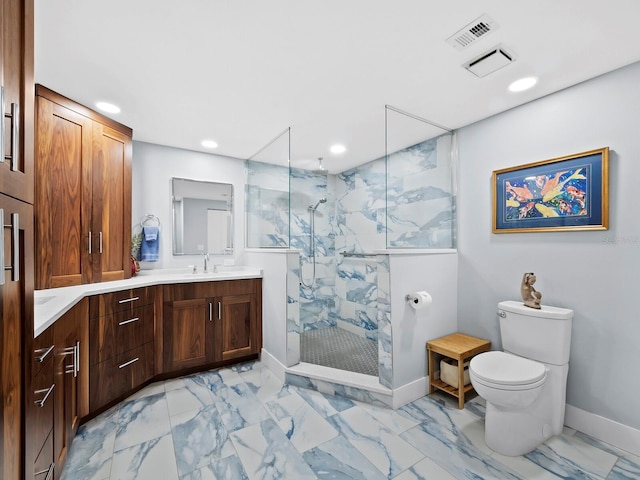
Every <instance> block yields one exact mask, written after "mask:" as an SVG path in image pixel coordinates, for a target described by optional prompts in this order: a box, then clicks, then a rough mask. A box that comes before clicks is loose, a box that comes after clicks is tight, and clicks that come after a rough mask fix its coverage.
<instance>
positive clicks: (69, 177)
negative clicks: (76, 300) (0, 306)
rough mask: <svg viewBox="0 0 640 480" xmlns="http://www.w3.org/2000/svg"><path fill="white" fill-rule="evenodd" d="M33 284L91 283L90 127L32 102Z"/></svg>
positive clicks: (56, 108)
mask: <svg viewBox="0 0 640 480" xmlns="http://www.w3.org/2000/svg"><path fill="white" fill-rule="evenodd" d="M36 121H37V131H38V140H37V151H36V175H37V180H36V237H37V239H38V241H37V247H36V256H37V259H38V261H37V262H36V265H37V267H36V285H37V288H38V289H43V288H54V287H65V286H69V285H80V284H82V283H88V282H90V281H91V278H92V277H91V271H90V268H89V267H88V266H89V258H90V255H91V253H92V252H93V248H94V244H95V243H96V242H95V237H96V235H97V232H95V233H94V232H92V230H91V223H90V219H91V182H90V179H91V163H90V162H88V161H87V159H88V158H89V157H90V152H91V133H92V132H91V130H92V122H91V121H90V120H88V119H87V118H86V117H84V116H82V115H79V114H77V113H75V112H73V111H71V110H69V109H67V108H64V107H62V106H60V105H58V104H56V103H54V102H52V101H50V100H48V99H46V98H44V97H38V98H37V115H36Z"/></svg>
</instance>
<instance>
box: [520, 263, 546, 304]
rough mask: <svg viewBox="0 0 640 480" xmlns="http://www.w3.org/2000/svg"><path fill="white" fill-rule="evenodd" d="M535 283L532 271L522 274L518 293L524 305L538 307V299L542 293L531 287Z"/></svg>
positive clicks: (539, 299)
mask: <svg viewBox="0 0 640 480" xmlns="http://www.w3.org/2000/svg"><path fill="white" fill-rule="evenodd" d="M534 283H536V276H535V275H534V273H533V272H528V273H525V274H524V275H523V276H522V284H521V285H520V294H521V295H522V300H523V301H524V304H525V306H527V307H531V308H537V309H538V310H539V309H540V301H541V300H542V294H541V293H540V292H538V291H536V289H535V288H533V284H534Z"/></svg>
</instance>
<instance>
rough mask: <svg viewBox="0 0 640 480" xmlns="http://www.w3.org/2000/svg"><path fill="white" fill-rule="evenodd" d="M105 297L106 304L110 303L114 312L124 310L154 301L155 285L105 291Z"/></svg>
mask: <svg viewBox="0 0 640 480" xmlns="http://www.w3.org/2000/svg"><path fill="white" fill-rule="evenodd" d="M104 297H106V298H105V305H107V306H108V305H110V306H111V309H112V311H113V312H114V313H115V312H122V311H126V310H130V309H133V308H137V307H140V306H142V305H148V304H150V303H153V287H144V288H134V289H132V290H123V291H121V292H113V293H105V294H104Z"/></svg>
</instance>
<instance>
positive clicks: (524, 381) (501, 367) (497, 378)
mask: <svg viewBox="0 0 640 480" xmlns="http://www.w3.org/2000/svg"><path fill="white" fill-rule="evenodd" d="M469 369H470V370H471V372H472V373H473V374H474V376H475V379H476V381H478V382H480V383H482V384H484V385H486V386H487V387H492V388H497V389H500V390H529V389H533V388H537V387H538V386H540V385H542V384H543V383H544V381H545V379H546V368H545V366H544V365H543V364H542V363H539V362H536V361H534V360H529V359H527V358H523V357H518V356H517V355H513V354H510V353H506V352H499V351H494V352H486V353H481V354H480V355H476V356H475V357H473V358H472V359H471V364H470V366H469Z"/></svg>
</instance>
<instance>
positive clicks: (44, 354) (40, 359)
mask: <svg viewBox="0 0 640 480" xmlns="http://www.w3.org/2000/svg"><path fill="white" fill-rule="evenodd" d="M53 347H54V345H51V346H50V347H49V348H39V349H38V350H36V353H39V354H40V355H39V356H37V357H36V362H38V363H42V362H44V359H45V358H47V356H48V355H49V354H50V353H51V352H53Z"/></svg>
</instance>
